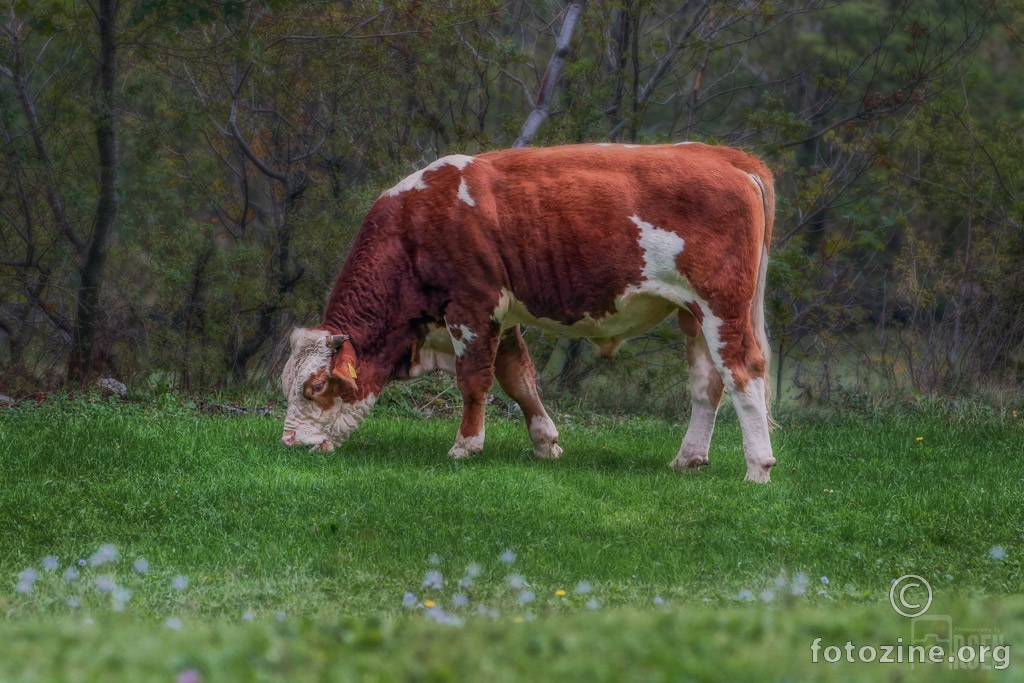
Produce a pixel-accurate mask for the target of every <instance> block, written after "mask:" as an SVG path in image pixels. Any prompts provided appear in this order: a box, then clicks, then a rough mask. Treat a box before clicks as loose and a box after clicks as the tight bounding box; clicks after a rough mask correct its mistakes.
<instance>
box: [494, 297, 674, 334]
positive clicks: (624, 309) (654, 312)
mask: <svg viewBox="0 0 1024 683" xmlns="http://www.w3.org/2000/svg"><path fill="white" fill-rule="evenodd" d="M506 296H507V297H508V300H507V304H506V301H505V297H506ZM502 299H503V301H502V303H501V304H499V307H498V308H499V310H498V311H496V314H501V316H500V318H499V317H498V316H497V315H496V316H495V317H496V319H498V320H499V321H500V323H501V326H502V327H503V328H507V327H512V326H513V325H517V324H520V323H521V324H524V325H534V326H536V327H539V328H541V329H543V330H548V331H551V332H557V333H559V334H565V335H570V336H574V337H583V338H585V339H618V340H622V339H628V338H630V337H635V336H636V335H639V334H643V333H644V332H646V331H647V330H649V329H651V328H652V327H654V326H655V325H657V324H658V323H659V322H661V321H662V320H664V319H665V317H666V316H668V315H669V314H671V313H672V312H673V311H674V310H676V309H677V308H678V305H677V304H674V303H672V302H670V301H667V300H666V299H664V298H661V297H659V296H651V295H649V294H643V293H626V294H624V295H622V296H620V297H618V298H617V299H616V300H615V310H614V311H612V312H610V313H605V314H603V315H601V316H599V317H593V316H592V315H590V314H589V313H587V314H585V315H584V317H583V318H582V319H581V320H577V321H576V322H575V323H573V324H571V325H566V324H565V323H561V322H558V321H557V320H552V319H550V318H543V317H536V316H534V315H533V314H531V313H530V311H529V310H527V308H526V307H525V306H524V305H523V304H522V302H520V301H519V300H517V299H516V298H515V297H514V296H511V295H508V294H506V293H503V294H502ZM503 305H504V309H505V310H504V311H502V310H501V309H502V308H503Z"/></svg>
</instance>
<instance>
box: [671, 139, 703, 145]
mask: <svg viewBox="0 0 1024 683" xmlns="http://www.w3.org/2000/svg"><path fill="white" fill-rule="evenodd" d="M699 144H701V143H699V142H697V141H696V140H683V141H682V142H677V143H676V147H678V146H679V145H699Z"/></svg>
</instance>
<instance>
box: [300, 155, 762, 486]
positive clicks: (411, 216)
mask: <svg viewBox="0 0 1024 683" xmlns="http://www.w3.org/2000/svg"><path fill="white" fill-rule="evenodd" d="M774 209H775V195H774V190H773V185H772V175H771V172H770V171H769V170H768V169H767V168H766V167H765V166H764V164H762V163H761V162H760V161H759V160H757V159H756V158H754V157H752V156H750V155H748V154H746V153H744V152H741V151H739V150H736V149H731V148H728V147H715V146H708V145H702V144H686V143H683V144H680V145H656V146H638V145H606V144H593V145H571V146H564V147H552V148H546V149H542V148H527V149H513V150H505V151H498V152H489V153H486V154H481V155H479V156H475V157H470V156H462V155H453V156H447V157H444V158H442V159H438V160H437V161H435V162H433V163H431V164H430V165H429V166H427V167H426V168H424V169H423V170H421V171H417V172H416V173H413V174H412V175H410V176H409V177H408V178H405V179H404V180H402V181H401V182H399V183H398V184H397V185H395V186H394V187H393V188H391V189H390V190H388V191H386V192H384V193H383V194H382V195H381V196H380V198H379V199H378V200H377V201H376V203H375V204H374V205H373V207H372V208H371V209H370V212H369V214H368V215H367V216H366V219H365V220H364V222H363V225H362V229H361V230H360V232H359V234H358V236H357V238H356V241H355V244H354V246H353V249H352V253H351V254H350V256H349V258H348V261H347V262H346V263H345V266H344V268H343V269H342V271H341V274H340V275H339V276H338V279H337V282H336V283H335V285H334V289H333V291H332V292H331V295H330V298H329V300H328V302H327V308H326V312H325V313H324V318H323V322H322V323H321V324H320V326H319V327H316V328H313V329H305V328H298V329H296V330H294V331H293V332H292V336H291V357H290V358H289V359H288V363H287V365H286V366H285V369H284V373H283V376H282V383H283V386H284V392H285V394H286V395H287V397H288V413H287V417H286V418H285V423H284V436H283V439H282V440H283V442H284V443H285V444H286V445H297V444H303V445H310V446H314V447H316V448H319V449H321V450H325V451H328V450H331V449H332V448H334V447H336V446H338V445H339V444H341V443H342V442H343V441H344V440H345V439H346V438H347V437H348V436H349V434H351V433H352V431H353V430H355V428H356V427H357V426H358V425H359V423H360V421H362V419H363V418H364V417H365V416H366V414H367V412H368V411H369V410H370V408H371V407H372V406H373V403H374V401H375V400H376V399H377V397H378V396H379V395H380V392H381V390H382V389H383V388H384V385H385V384H387V383H388V381H389V380H392V379H405V378H408V377H416V376H418V375H420V374H423V373H425V372H429V371H431V370H434V369H441V370H446V371H448V372H454V373H455V376H456V378H457V379H456V381H457V383H458V387H459V390H460V391H461V393H462V398H463V401H464V406H463V416H462V424H461V426H460V427H459V432H458V436H457V437H456V439H455V445H454V446H453V447H452V449H451V451H450V452H449V455H451V456H452V457H454V458H463V457H467V456H470V455H473V454H474V453H478V452H479V451H480V450H481V449H482V448H483V445H484V403H485V400H486V398H487V393H488V391H489V390H490V388H491V384H492V383H493V381H494V379H495V378H497V380H498V382H499V383H500V384H501V387H502V388H503V389H504V390H505V393H507V394H508V395H509V396H510V397H511V398H513V399H514V400H515V401H517V402H518V403H519V405H520V406H521V407H522V409H523V414H524V416H525V418H526V426H527V428H528V430H529V434H530V438H531V440H532V441H533V446H534V452H535V454H536V455H537V456H538V457H541V458H557V457H558V456H559V455H561V453H562V449H561V448H560V447H559V445H558V432H557V431H556V429H555V426H554V424H552V422H551V419H550V418H549V417H548V414H547V412H546V411H545V410H544V406H543V405H542V404H541V401H540V399H539V398H538V397H537V389H536V385H535V381H534V379H535V372H534V367H533V363H532V362H531V360H530V356H529V354H528V352H527V349H526V346H525V345H524V343H523V338H522V336H521V334H520V329H519V325H520V324H527V325H536V326H538V327H540V328H543V329H545V330H552V331H556V332H560V333H564V334H567V335H574V336H579V337H585V338H587V339H590V340H592V341H593V342H594V343H596V344H597V345H598V347H599V348H600V349H601V351H602V352H603V353H605V354H612V353H614V352H615V350H616V349H617V348H618V346H619V345H620V344H621V343H622V341H623V340H625V339H628V338H630V337H633V336H636V335H638V334H641V333H643V332H645V331H646V330H649V329H650V328H652V327H653V326H654V325H656V324H657V323H658V322H659V321H661V320H662V319H664V318H665V317H666V316H668V315H671V314H676V315H678V317H679V324H680V327H681V328H682V330H683V332H684V333H685V334H686V335H687V336H688V345H687V358H688V360H689V367H690V382H691V387H692V395H693V399H692V400H693V414H692V416H691V419H690V425H689V428H688V429H687V431H686V436H685V438H684V439H683V443H682V446H681V448H680V449H679V454H678V455H677V456H676V458H675V460H674V461H673V462H672V466H673V467H675V468H676V469H679V470H686V469H688V468H696V467H700V466H701V465H706V464H707V462H708V448H709V446H710V443H711V433H712V430H713V429H714V424H715V415H716V413H717V411H718V405H719V401H720V400H721V397H722V392H723V390H724V389H728V390H729V393H730V394H731V396H732V400H733V405H734V406H735V408H736V412H737V413H738V415H739V419H740V424H741V427H742V431H743V449H744V452H745V454H746V460H747V478H748V479H752V480H754V481H768V479H769V474H770V472H771V468H772V467H773V466H774V465H775V459H774V458H773V457H772V448H771V443H770V441H769V436H768V433H769V416H768V397H767V388H768V384H767V381H766V380H767V364H768V355H769V348H768V343H767V339H766V336H765V327H764V313H763V308H764V282H765V269H766V266H767V259H768V245H769V242H770V239H771V232H772V220H773V216H774Z"/></svg>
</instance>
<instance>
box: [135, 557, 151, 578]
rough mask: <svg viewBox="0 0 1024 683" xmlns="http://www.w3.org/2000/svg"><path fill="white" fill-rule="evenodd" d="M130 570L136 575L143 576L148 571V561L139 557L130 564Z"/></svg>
mask: <svg viewBox="0 0 1024 683" xmlns="http://www.w3.org/2000/svg"><path fill="white" fill-rule="evenodd" d="M132 569H134V570H135V573H136V574H145V573H146V572H148V571H149V560H147V559H146V558H144V557H140V558H139V559H137V560H135V562H134V563H133V564H132Z"/></svg>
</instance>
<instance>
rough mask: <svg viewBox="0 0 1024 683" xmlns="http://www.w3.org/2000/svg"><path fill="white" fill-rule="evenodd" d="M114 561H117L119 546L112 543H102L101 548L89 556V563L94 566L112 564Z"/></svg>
mask: <svg viewBox="0 0 1024 683" xmlns="http://www.w3.org/2000/svg"><path fill="white" fill-rule="evenodd" d="M114 562H117V548H116V547H114V546H113V545H112V544H110V543H106V544H104V545H101V546H100V547H99V550H97V551H96V552H95V553H93V555H92V557H90V558H89V564H91V565H92V566H93V567H102V566H103V565H105V564H112V563H114Z"/></svg>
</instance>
